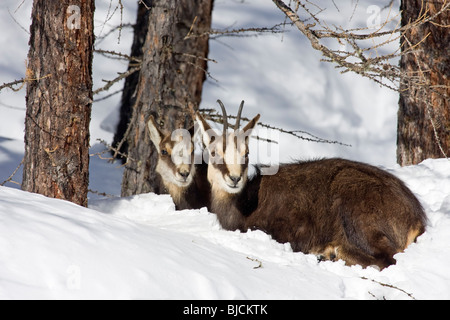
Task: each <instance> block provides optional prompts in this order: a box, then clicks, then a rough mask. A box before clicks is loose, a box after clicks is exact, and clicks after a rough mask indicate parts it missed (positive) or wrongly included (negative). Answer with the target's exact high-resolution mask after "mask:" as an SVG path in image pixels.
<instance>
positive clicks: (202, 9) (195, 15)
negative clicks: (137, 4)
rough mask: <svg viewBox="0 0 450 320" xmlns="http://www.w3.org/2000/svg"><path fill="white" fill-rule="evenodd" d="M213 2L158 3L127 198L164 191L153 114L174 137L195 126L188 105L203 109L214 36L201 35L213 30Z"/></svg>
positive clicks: (133, 128)
mask: <svg viewBox="0 0 450 320" xmlns="http://www.w3.org/2000/svg"><path fill="white" fill-rule="evenodd" d="M212 2H213V1H212V0H199V1H191V0H160V1H153V2H152V5H151V8H150V13H149V15H148V32H147V35H146V39H145V44H144V47H143V61H142V66H141V70H140V75H139V81H138V84H137V90H136V92H135V94H136V101H135V103H134V105H133V106H132V116H131V120H130V123H129V125H130V127H129V129H128V132H129V134H128V136H126V142H127V144H128V159H127V165H126V166H125V171H124V176H123V181H122V196H129V195H133V194H139V193H145V192H156V193H159V192H160V191H161V190H159V180H158V178H157V176H156V173H155V167H156V161H157V154H156V150H155V149H154V147H153V145H152V143H151V142H150V139H149V135H148V132H147V121H148V118H149V116H150V115H153V116H154V117H155V119H156V121H157V122H158V123H159V124H160V125H161V127H162V128H163V129H164V130H166V131H168V132H170V131H172V130H174V129H175V128H179V127H182V128H186V127H187V126H189V125H191V124H192V120H191V119H190V116H189V112H188V110H187V105H188V104H192V105H193V106H194V108H198V105H199V103H200V100H201V92H202V85H203V81H204V80H205V78H206V76H205V71H206V68H207V63H206V57H207V55H208V36H207V35H202V36H198V35H199V34H202V33H204V32H206V31H208V30H209V29H210V26H211V11H212ZM194 35H197V36H194Z"/></svg>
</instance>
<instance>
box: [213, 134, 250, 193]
mask: <svg viewBox="0 0 450 320" xmlns="http://www.w3.org/2000/svg"><path fill="white" fill-rule="evenodd" d="M246 153H247V145H246V143H245V139H243V138H242V136H240V135H238V136H237V137H236V136H235V133H234V132H233V133H230V134H229V135H228V136H227V145H226V148H225V153H224V152H223V141H222V137H220V138H219V139H218V141H217V142H216V143H215V146H214V156H211V158H212V161H214V162H212V163H213V164H214V163H215V164H216V165H210V166H209V167H208V178H209V181H210V182H211V184H212V185H214V184H215V185H216V186H218V187H220V188H221V189H223V190H224V191H226V192H228V193H238V192H240V191H241V190H242V188H243V187H244V185H245V183H246V180H247V171H248V167H247V163H246V161H247V159H246ZM211 158H210V159H211Z"/></svg>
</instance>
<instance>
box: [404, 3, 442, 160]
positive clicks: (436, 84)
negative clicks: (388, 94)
mask: <svg viewBox="0 0 450 320" xmlns="http://www.w3.org/2000/svg"><path fill="white" fill-rule="evenodd" d="M444 3H445V0H434V1H422V0H403V1H402V3H401V10H402V25H406V24H408V23H409V22H413V21H416V20H417V19H418V17H420V16H421V15H422V14H424V10H426V9H427V10H428V13H427V17H428V16H433V15H434V14H435V13H437V12H438V11H439V10H440V9H441V8H442V6H443V5H444ZM422 5H423V7H422ZM449 25H450V10H449V9H447V10H446V11H445V12H444V13H442V14H440V15H438V16H437V17H436V18H435V19H434V20H433V21H432V23H430V22H428V23H424V24H421V25H420V26H418V27H414V28H412V29H410V30H409V31H407V32H406V33H405V34H404V36H403V37H402V40H401V43H402V50H403V52H406V51H407V50H410V49H411V48H412V46H415V47H413V50H412V51H411V52H410V53H407V54H404V55H403V56H402V58H401V61H400V67H401V69H402V72H403V75H404V78H403V81H402V83H401V87H400V89H401V90H400V91H401V94H400V101H399V112H398V131H397V162H398V163H399V164H400V165H410V164H417V163H419V162H421V161H423V160H424V159H427V158H442V157H446V156H448V154H449V152H450V50H449V48H450V47H449V43H450V32H449V29H448V26H449Z"/></svg>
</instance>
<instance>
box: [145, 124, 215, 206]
mask: <svg viewBox="0 0 450 320" xmlns="http://www.w3.org/2000/svg"><path fill="white" fill-rule="evenodd" d="M147 126H148V129H149V132H150V139H151V141H152V142H153V144H154V145H155V148H156V150H157V152H158V163H157V165H156V172H157V173H158V175H159V177H160V182H161V185H162V188H163V190H164V191H166V192H168V193H169V194H170V195H171V196H172V199H173V201H174V203H175V207H176V209H177V210H183V209H200V208H202V207H208V208H209V204H210V194H211V187H210V186H209V182H208V180H207V176H206V175H207V169H208V165H207V164H206V163H205V162H203V161H202V162H201V163H200V164H195V162H194V140H193V139H194V126H192V127H191V128H190V129H189V130H184V129H178V130H175V131H174V132H171V133H163V131H161V129H160V128H159V127H158V125H157V124H156V122H155V119H154V118H153V116H150V119H149V121H148V123H147Z"/></svg>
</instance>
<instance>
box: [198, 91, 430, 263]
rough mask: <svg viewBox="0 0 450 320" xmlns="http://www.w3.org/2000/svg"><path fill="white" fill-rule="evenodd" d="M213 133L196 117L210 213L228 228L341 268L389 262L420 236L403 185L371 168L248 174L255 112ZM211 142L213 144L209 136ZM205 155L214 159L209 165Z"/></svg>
mask: <svg viewBox="0 0 450 320" xmlns="http://www.w3.org/2000/svg"><path fill="white" fill-rule="evenodd" d="M218 102H219V104H220V107H221V108H222V113H223V123H224V125H223V133H222V135H221V136H218V135H217V134H215V133H214V132H213V131H212V130H211V127H210V126H209V125H208V123H207V122H206V121H205V119H204V118H203V117H202V116H201V114H200V113H196V116H195V117H196V121H197V122H198V124H199V125H200V129H201V131H202V137H203V141H204V143H205V145H206V146H207V149H208V151H209V153H210V161H209V165H208V180H209V182H210V184H211V212H213V213H216V214H217V217H218V220H219V222H220V224H221V225H222V227H223V228H224V229H227V230H241V231H243V232H246V231H247V230H249V229H250V230H255V229H258V230H262V231H264V232H266V233H268V234H269V235H271V236H272V238H273V239H275V240H276V241H278V242H281V243H286V242H289V243H290V244H291V247H292V249H293V251H301V252H303V253H311V254H315V255H317V257H318V259H319V260H332V261H335V260H338V259H342V260H344V261H345V263H346V264H347V265H354V264H359V265H361V266H363V267H367V266H378V267H379V268H380V269H383V268H386V267H388V266H389V265H392V264H395V259H394V258H393V256H394V255H395V254H396V253H398V252H402V251H403V250H404V249H405V248H406V247H407V246H408V245H409V244H410V243H412V242H414V241H415V240H416V238H417V237H418V236H419V235H421V234H422V233H423V232H424V231H425V225H426V215H425V213H424V210H423V208H422V206H421V204H420V202H419V201H418V199H417V198H416V197H415V196H414V194H413V193H412V192H411V191H410V190H409V189H408V188H407V187H406V186H405V184H404V183H403V182H402V181H401V180H399V179H398V178H396V177H395V176H394V175H392V174H390V173H388V172H386V171H383V170H381V169H379V168H376V167H374V166H371V165H368V164H364V163H360V162H355V161H350V160H345V159H340V158H332V159H322V160H311V161H298V162H294V163H289V164H280V166H279V170H278V172H277V173H276V174H275V175H262V174H261V171H260V170H259V167H256V169H257V170H256V174H255V175H254V176H253V177H250V178H249V177H248V142H249V141H248V140H249V138H248V137H249V134H250V132H251V130H252V129H253V128H254V127H255V125H256V123H257V121H258V120H259V117H260V115H259V114H258V115H257V116H256V117H255V118H253V119H252V120H251V121H250V122H249V123H248V124H247V125H246V126H245V127H244V128H243V130H239V118H240V113H241V111H242V106H243V102H242V103H241V106H240V108H239V112H238V117H237V120H236V126H235V128H234V131H233V132H231V133H228V132H227V127H228V124H227V116H226V110H225V107H224V106H223V104H222V102H220V100H218ZM213 137H214V139H213ZM211 158H212V160H213V161H211Z"/></svg>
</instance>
